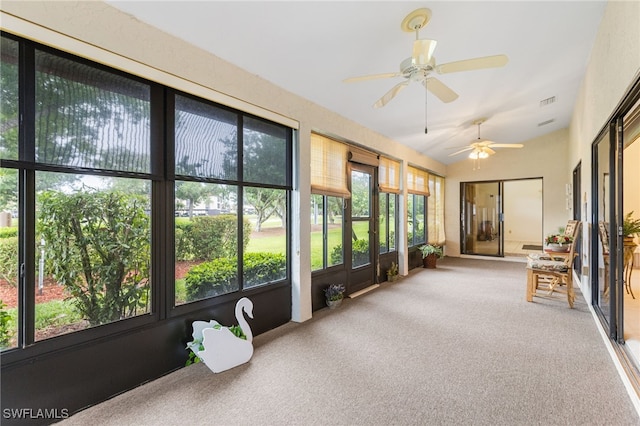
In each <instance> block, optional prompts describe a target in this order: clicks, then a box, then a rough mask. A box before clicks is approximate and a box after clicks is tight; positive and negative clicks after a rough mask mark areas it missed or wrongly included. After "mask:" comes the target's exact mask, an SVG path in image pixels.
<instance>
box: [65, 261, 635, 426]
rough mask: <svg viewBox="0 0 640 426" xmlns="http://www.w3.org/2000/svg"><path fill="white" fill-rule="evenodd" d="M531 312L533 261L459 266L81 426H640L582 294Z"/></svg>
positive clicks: (385, 292) (108, 406)
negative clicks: (528, 281) (528, 267)
mask: <svg viewBox="0 0 640 426" xmlns="http://www.w3.org/2000/svg"><path fill="white" fill-rule="evenodd" d="M575 306H576V307H575V309H569V308H568V306H567V303H566V299H565V297H563V296H561V295H558V297H557V298H554V297H549V298H536V302H535V303H527V302H526V301H525V266H524V264H522V263H513V262H500V261H489V260H475V259H457V258H453V259H451V258H445V259H442V260H440V261H439V262H438V268H437V269H417V270H414V271H412V272H411V274H410V275H409V276H407V277H403V278H402V279H400V280H399V281H397V282H395V283H392V284H384V285H382V286H381V287H380V288H378V289H376V290H374V291H371V292H369V293H367V294H365V295H363V296H361V297H358V298H355V299H346V300H345V301H344V303H343V304H342V306H341V307H340V308H338V309H337V310H331V311H329V310H328V309H324V310H322V311H319V312H316V313H315V314H314V318H313V319H312V320H310V321H307V322H305V323H302V324H295V323H289V324H287V325H285V326H283V327H280V328H278V329H276V330H272V331H270V332H268V333H265V334H262V335H260V336H258V337H256V338H255V340H254V345H255V353H254V356H253V358H252V360H251V361H250V362H249V363H248V364H245V365H242V366H240V367H237V368H235V369H232V370H229V371H227V372H224V373H221V374H213V373H211V372H210V371H209V370H208V369H207V368H206V366H204V365H203V364H196V365H193V366H190V367H187V368H183V369H181V370H179V371H177V372H174V373H171V374H169V375H167V376H165V377H162V378H160V379H158V380H156V381H154V382H151V383H148V384H145V385H143V386H141V387H139V388H137V389H134V390H132V391H130V392H127V393H124V394H122V395H119V396H117V397H115V398H113V399H111V400H109V401H107V402H105V403H103V404H100V405H97V406H95V407H91V408H89V409H87V410H84V411H82V412H80V413H78V414H76V415H74V416H72V417H71V418H69V419H67V420H65V421H64V422H63V424H64V425H65V426H69V425H86V424H100V425H184V424H188V425H249V424H252V425H459V424H465V425H638V424H640V418H639V417H638V414H637V412H636V411H635V410H634V408H633V405H632V403H631V401H630V399H629V396H628V394H627V393H626V391H625V389H624V387H623V384H622V381H621V379H620V377H619V376H618V374H617V372H616V369H615V367H614V365H613V363H612V361H611V359H610V357H609V355H608V353H607V350H606V348H605V346H604V343H603V341H602V338H601V337H600V335H599V332H598V331H597V329H596V325H595V324H594V321H593V317H592V316H591V314H590V312H589V309H588V306H587V305H586V304H585V302H584V300H583V299H582V298H581V297H580V296H579V297H578V300H577V301H576V305H575Z"/></svg>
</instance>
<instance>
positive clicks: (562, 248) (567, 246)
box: [547, 244, 571, 253]
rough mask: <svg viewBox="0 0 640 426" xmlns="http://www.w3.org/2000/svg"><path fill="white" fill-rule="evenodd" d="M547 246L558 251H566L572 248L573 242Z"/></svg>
mask: <svg viewBox="0 0 640 426" xmlns="http://www.w3.org/2000/svg"><path fill="white" fill-rule="evenodd" d="M547 248H548V249H549V250H550V251H555V252H557V253H566V252H568V251H569V249H570V248H571V244H549V245H547Z"/></svg>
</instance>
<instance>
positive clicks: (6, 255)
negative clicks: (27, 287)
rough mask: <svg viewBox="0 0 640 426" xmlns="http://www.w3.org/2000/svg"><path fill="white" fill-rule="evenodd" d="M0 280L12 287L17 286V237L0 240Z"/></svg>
mask: <svg viewBox="0 0 640 426" xmlns="http://www.w3.org/2000/svg"><path fill="white" fill-rule="evenodd" d="M0 278H2V279H3V280H5V281H7V282H8V283H9V284H11V285H12V286H14V287H15V286H16V285H17V284H18V237H17V236H15V237H6V238H2V239H0Z"/></svg>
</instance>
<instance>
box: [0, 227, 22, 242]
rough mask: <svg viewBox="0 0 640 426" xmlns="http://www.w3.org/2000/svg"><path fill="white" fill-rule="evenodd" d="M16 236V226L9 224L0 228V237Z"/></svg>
mask: <svg viewBox="0 0 640 426" xmlns="http://www.w3.org/2000/svg"><path fill="white" fill-rule="evenodd" d="M17 236H18V227H17V226H10V227H8V228H6V227H5V228H0V239H2V238H11V237H17Z"/></svg>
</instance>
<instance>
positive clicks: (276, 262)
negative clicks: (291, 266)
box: [244, 253, 287, 287]
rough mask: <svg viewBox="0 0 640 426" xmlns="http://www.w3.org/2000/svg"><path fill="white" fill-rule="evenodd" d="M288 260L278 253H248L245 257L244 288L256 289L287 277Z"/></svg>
mask: <svg viewBox="0 0 640 426" xmlns="http://www.w3.org/2000/svg"><path fill="white" fill-rule="evenodd" d="M286 265H287V259H286V258H285V256H284V255H282V254H277V253H247V254H245V255H244V286H245V287H254V286H257V285H260V284H264V283H268V282H271V281H277V280H281V279H283V278H285V277H286V276H287V270H286Z"/></svg>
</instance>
